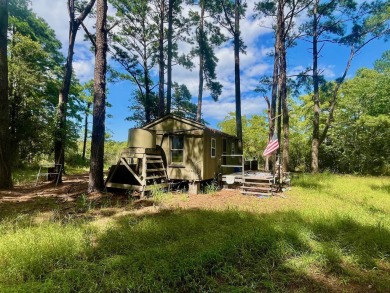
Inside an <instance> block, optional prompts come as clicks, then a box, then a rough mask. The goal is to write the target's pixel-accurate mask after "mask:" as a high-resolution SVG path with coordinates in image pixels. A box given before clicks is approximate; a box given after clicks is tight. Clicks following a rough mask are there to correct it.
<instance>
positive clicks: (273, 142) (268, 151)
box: [263, 135, 279, 157]
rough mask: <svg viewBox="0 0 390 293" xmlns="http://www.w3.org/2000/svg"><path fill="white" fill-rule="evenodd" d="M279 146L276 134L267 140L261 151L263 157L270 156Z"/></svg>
mask: <svg viewBox="0 0 390 293" xmlns="http://www.w3.org/2000/svg"><path fill="white" fill-rule="evenodd" d="M278 148H279V141H278V138H277V137H276V135H274V136H273V137H272V139H271V140H270V141H269V143H268V145H267V147H266V148H265V150H264V152H263V156H264V157H268V156H270V155H271V154H272V153H273V152H274V151H276V150H277V149H278Z"/></svg>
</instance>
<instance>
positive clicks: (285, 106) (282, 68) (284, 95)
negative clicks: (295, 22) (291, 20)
mask: <svg viewBox="0 0 390 293" xmlns="http://www.w3.org/2000/svg"><path fill="white" fill-rule="evenodd" d="M281 44H282V50H281V54H280V75H281V82H282V83H281V88H280V100H281V103H282V116H283V153H282V162H283V170H284V171H286V172H287V171H289V128H290V126H289V122H290V121H289V120H290V118H289V113H288V100H287V73H286V71H287V62H286V48H285V44H286V43H285V42H282V43H281Z"/></svg>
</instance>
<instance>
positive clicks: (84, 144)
mask: <svg viewBox="0 0 390 293" xmlns="http://www.w3.org/2000/svg"><path fill="white" fill-rule="evenodd" d="M91 104H92V103H90V102H87V108H86V109H85V119H84V140H83V154H82V157H81V158H82V159H83V161H85V152H86V149H87V138H88V115H89V109H90V108H91Z"/></svg>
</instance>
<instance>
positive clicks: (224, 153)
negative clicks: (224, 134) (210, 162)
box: [222, 138, 227, 165]
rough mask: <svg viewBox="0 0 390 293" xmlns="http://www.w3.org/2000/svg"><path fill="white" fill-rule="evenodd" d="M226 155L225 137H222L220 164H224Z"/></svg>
mask: <svg viewBox="0 0 390 293" xmlns="http://www.w3.org/2000/svg"><path fill="white" fill-rule="evenodd" d="M224 155H227V139H226V138H223V139H222V165H226V158H227V157H226V156H224Z"/></svg>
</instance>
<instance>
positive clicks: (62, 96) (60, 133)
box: [54, 19, 79, 182]
mask: <svg viewBox="0 0 390 293" xmlns="http://www.w3.org/2000/svg"><path fill="white" fill-rule="evenodd" d="M78 28H79V25H77V23H76V22H75V21H74V20H73V19H71V20H70V26H69V45H68V57H67V59H66V63H65V68H64V79H63V81H62V86H61V89H60V93H59V96H58V106H57V117H56V118H57V126H56V133H55V143H54V160H55V163H56V164H61V165H62V166H64V162H65V141H66V108H67V104H68V97H69V90H70V82H71V80H72V63H73V55H74V44H75V40H76V35H77V30H78ZM61 175H62V174H60V179H59V182H62V176H61Z"/></svg>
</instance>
